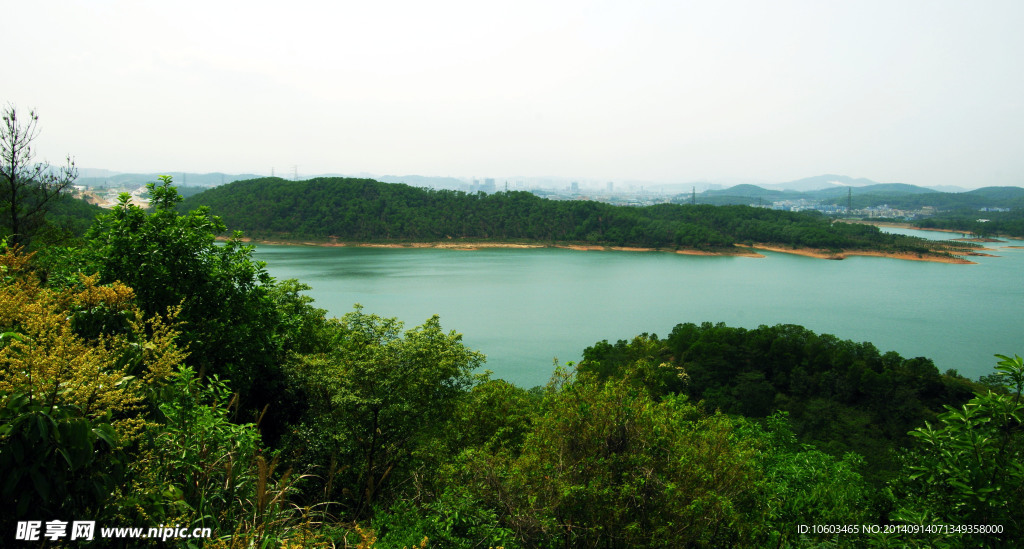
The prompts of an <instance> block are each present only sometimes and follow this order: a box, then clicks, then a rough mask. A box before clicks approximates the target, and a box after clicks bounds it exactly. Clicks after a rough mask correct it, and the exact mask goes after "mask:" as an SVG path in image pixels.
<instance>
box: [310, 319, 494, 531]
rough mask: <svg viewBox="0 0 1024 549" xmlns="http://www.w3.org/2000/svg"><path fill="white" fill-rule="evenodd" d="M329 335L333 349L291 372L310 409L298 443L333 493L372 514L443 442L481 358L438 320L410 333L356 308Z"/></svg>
mask: <svg viewBox="0 0 1024 549" xmlns="http://www.w3.org/2000/svg"><path fill="white" fill-rule="evenodd" d="M332 329H333V330H335V334H336V335H335V338H334V340H333V346H332V348H331V349H330V350H329V351H327V352H324V353H317V354H309V355H302V356H300V357H298V358H297V360H295V361H294V363H293V364H292V374H293V375H295V376H297V377H298V378H299V379H300V380H301V383H302V386H303V388H304V390H305V391H306V394H307V395H308V398H309V399H310V401H311V402H310V403H311V407H310V410H309V415H308V416H307V418H306V421H305V422H304V423H303V425H302V427H301V428H300V429H297V435H298V437H299V440H298V441H295V442H296V444H295V445H296V446H299V447H302V448H304V449H305V451H306V452H307V453H308V454H309V456H308V457H307V459H310V460H311V461H312V462H313V463H314V464H317V465H321V466H323V467H324V468H325V469H326V470H327V471H328V474H327V475H326V477H327V485H328V486H326V487H325V488H326V490H327V492H328V494H329V495H342V496H344V494H345V492H346V491H348V490H351V492H354V493H350V495H349V497H347V498H345V497H343V498H342V499H343V500H344V501H345V502H346V503H348V504H349V505H351V506H352V509H353V510H354V511H355V512H356V513H357V514H358V515H365V514H367V513H368V512H369V511H370V510H371V509H372V507H373V506H374V504H376V503H377V502H378V501H379V500H381V499H382V495H383V494H385V493H386V488H387V485H388V484H389V483H391V482H395V483H398V481H396V480H395V479H396V477H397V478H399V479H401V480H404V479H405V476H404V475H405V474H406V473H407V472H408V471H409V470H410V469H411V468H412V462H413V461H414V459H413V458H414V453H415V452H416V451H417V450H418V449H419V448H423V447H425V446H426V445H427V444H428V443H429V442H430V441H431V440H434V439H438V438H440V437H441V436H442V434H443V432H444V426H445V425H446V424H447V421H448V420H449V419H450V418H451V416H452V414H453V412H454V410H455V407H456V405H457V403H458V400H459V399H460V398H461V397H462V396H463V395H464V393H465V391H466V389H468V388H469V386H470V384H471V382H472V376H471V375H470V372H472V371H473V370H474V369H475V368H477V367H479V366H480V365H481V364H482V363H483V361H484V356H483V355H482V354H480V353H478V352H475V351H472V350H470V349H468V348H466V347H465V346H464V345H463V344H462V341H461V340H462V336H461V335H460V334H457V333H455V332H448V333H445V332H444V331H443V330H442V329H441V323H440V320H439V319H438V317H437V316H434V317H432V318H430V319H429V320H427V321H426V323H424V324H423V325H422V326H419V327H417V328H415V329H412V330H408V331H405V332H403V324H402V322H400V321H398V320H396V319H393V318H382V317H379V316H377V315H372V314H366V313H364V312H363V311H362V308H361V307H359V306H358V305H357V306H356V309H355V311H353V312H350V313H348V314H346V315H345V316H344V317H342V318H341V319H340V320H336V321H334V323H333V327H332ZM332 464H333V465H332ZM346 466H349V467H348V468H346ZM336 472H339V474H340V473H341V472H343V473H344V474H343V475H341V476H340V478H341V482H339V483H338V484H335V481H334V478H335V473H336ZM336 486H337V489H335V487H336ZM343 487H344V488H345V490H342V488H343Z"/></svg>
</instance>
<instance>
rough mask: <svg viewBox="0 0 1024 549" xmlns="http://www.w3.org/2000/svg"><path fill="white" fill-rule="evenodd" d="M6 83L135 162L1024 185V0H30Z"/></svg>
mask: <svg viewBox="0 0 1024 549" xmlns="http://www.w3.org/2000/svg"><path fill="white" fill-rule="evenodd" d="M6 4H7V5H5V6H4V8H3V10H2V12H3V16H4V19H5V24H4V25H3V27H4V30H3V33H2V38H0V43H3V44H4V45H5V47H4V48H3V49H4V51H5V53H4V55H3V62H2V63H0V102H4V103H12V104H14V105H16V106H17V107H19V108H21V109H28V108H29V107H36V108H37V109H38V112H39V114H40V126H41V129H42V134H41V136H40V139H39V142H38V150H39V151H40V156H41V157H46V158H47V159H49V160H51V161H58V160H60V159H61V158H62V157H63V155H65V154H68V153H70V154H71V155H73V156H74V157H75V158H76V160H77V162H78V165H79V166H80V167H89V168H107V169H111V170H116V171H123V172H151V171H160V170H165V171H169V172H170V171H174V172H181V171H191V172H213V171H222V172H227V173H263V174H269V172H270V169H271V167H276V169H277V172H278V174H290V173H291V170H292V166H293V165H295V166H298V171H299V174H300V177H301V176H302V175H303V174H307V175H308V174H315V173H327V172H334V173H356V172H371V173H378V174H396V175H404V174H420V175H440V176H444V175H452V176H461V177H470V176H476V177H499V178H501V177H514V176H517V175H518V176H559V177H578V178H581V179H587V178H590V179H600V180H609V181H625V180H649V181H658V182H666V183H672V182H679V183H685V182H690V181H701V180H704V181H724V182H743V181H749V182H781V181H789V180H794V179H799V178H802V177H808V176H813V175H820V174H824V173H836V174H843V175H850V176H853V177H866V178H869V179H874V180H876V181H882V182H904V183H912V184H917V185H960V186H963V187H980V186H988V185H1022V184H1024V2H1020V1H1019V0H1010V1H985V0H979V1H966V0H964V1H960V0H957V1H940V0H927V1H904V0H884V1H874V0H867V1H865V0H858V1H855V2H851V1H842V2H833V1H821V0H817V1H802V2H792V1H780V0H764V1H758V2H754V1H740V2H726V1H707V2H686V1H682V0H672V1H664V2H642V1H636V0H634V1H630V2H626V1H622V2H596V1H588V2H575V1H557V0H545V1H532V0H525V1H524V0H517V1H515V2H508V1H505V2H497V1H487V0H483V1H481V0H471V1H465V2H460V1H449V0H433V1H430V2H423V1H380V0H360V1H359V2H347V1H346V2H326V1H325V2H303V1H290V2H283V1H280V0H277V1H274V2H264V1H245V2H241V1H232V2H226V1H216V0H204V1H192V0H185V1H181V0H179V1H174V2H168V1H161V2H148V1H140V0H131V1H114V0H111V1H101V0H87V1H78V2H73V1H62V2H51V1H47V0H35V1H32V2H29V1H19V2H7V3H6Z"/></svg>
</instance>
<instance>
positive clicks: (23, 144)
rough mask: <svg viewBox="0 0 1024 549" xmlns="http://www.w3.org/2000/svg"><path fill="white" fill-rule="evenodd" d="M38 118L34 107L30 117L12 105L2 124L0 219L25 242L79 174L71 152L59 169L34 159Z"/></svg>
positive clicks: (12, 235)
mask: <svg viewBox="0 0 1024 549" xmlns="http://www.w3.org/2000/svg"><path fill="white" fill-rule="evenodd" d="M38 122H39V115H37V114H36V112H35V111H34V110H31V111H29V113H28V117H27V118H26V117H24V116H19V115H18V110H17V109H16V108H15V107H14V106H13V105H8V106H7V107H6V108H4V111H3V124H2V125H0V220H2V221H0V223H2V226H3V229H4V230H5V231H7V234H8V235H9V236H10V238H11V243H12V244H17V245H21V246H27V245H28V244H29V242H30V241H31V239H32V236H33V235H35V234H36V233H37V232H38V231H39V230H40V229H41V228H42V227H43V225H44V223H45V216H46V213H47V212H48V211H49V210H50V208H51V207H52V206H53V205H54V204H55V203H56V202H57V199H59V198H60V197H61V195H62V194H63V193H64V192H65V191H66V190H67V188H68V187H70V186H71V184H72V183H74V181H75V179H76V178H77V177H78V170H77V169H76V168H75V162H74V160H72V159H71V157H70V156H68V157H67V163H66V164H65V165H64V166H61V167H60V168H58V169H56V170H54V169H52V168H51V167H50V164H49V163H48V162H34V159H35V150H34V149H33V146H32V145H33V142H34V141H35V140H36V138H37V137H38V136H39V127H38V125H37V124H38Z"/></svg>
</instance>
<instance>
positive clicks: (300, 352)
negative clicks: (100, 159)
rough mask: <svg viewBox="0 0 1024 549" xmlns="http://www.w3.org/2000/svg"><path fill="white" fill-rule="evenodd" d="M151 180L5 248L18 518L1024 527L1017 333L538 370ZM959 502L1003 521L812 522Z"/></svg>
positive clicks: (0, 424)
mask: <svg viewBox="0 0 1024 549" xmlns="http://www.w3.org/2000/svg"><path fill="white" fill-rule="evenodd" d="M151 193H152V195H153V197H154V202H155V208H154V210H153V211H151V212H145V211H142V210H139V209H137V208H134V207H132V206H129V205H128V204H127V201H126V200H123V201H122V204H121V205H120V206H119V207H118V208H117V209H115V210H114V211H113V212H111V213H110V214H108V215H106V216H104V217H103V218H102V219H99V220H97V222H96V226H95V227H94V228H93V230H92V231H90V233H89V236H88V239H87V241H86V242H85V244H84V247H82V248H56V247H54V248H52V249H49V250H44V251H46V252H47V255H46V256H45V257H46V260H45V261H43V260H41V259H38V257H37V256H31V255H27V254H25V253H24V252H23V251H22V250H19V249H4V250H2V251H0V252H2V253H0V466H2V467H3V471H4V472H3V476H2V477H0V495H2V496H3V497H2V498H0V536H2V538H0V539H2V540H3V542H7V541H8V540H11V539H12V538H13V537H14V534H15V532H16V530H15V528H17V526H16V525H18V524H20V525H21V526H22V528H20V529H19V530H18V531H19V532H20V533H21V534H23V535H26V536H32V535H35V536H36V538H37V539H38V540H40V542H43V543H45V542H46V541H45V540H46V537H47V536H46V534H47V533H48V531H49V524H48V523H50V522H52V521H56V520H69V519H70V520H95V521H97V534H99V532H100V531H101V530H99V529H100V528H103V527H112V526H113V527H121V526H143V527H160V526H163V525H181V526H183V527H185V528H186V529H187V530H188V531H190V532H191V531H192V529H193V528H209V529H210V533H211V537H210V539H201V538H191V539H176V540H173V541H174V542H175V543H177V544H181V545H184V546H192V547H199V546H209V547H332V546H335V547H343V546H357V547H364V548H368V547H373V546H376V547H410V546H416V547H426V546H432V547H456V548H470V547H495V546H503V547H545V548H547V547H552V548H553V547H823V546H828V547H833V546H835V547H854V546H856V547H860V546H877V547H892V546H905V545H919V546H942V545H943V544H944V545H946V546H952V547H964V546H968V547H969V546H991V547H1009V546H1012V544H1013V542H1014V541H1015V540H1016V539H1018V533H1019V532H1020V527H1021V519H1022V516H1021V511H1020V507H1019V505H1017V503H1018V502H1019V501H1020V498H1021V497H1022V495H1024V493H1022V490H1024V480H1022V479H1024V475H1022V473H1021V472H1022V471H1024V460H1022V455H1021V452H1022V451H1024V444H1022V438H1021V435H1022V432H1024V430H1022V426H1021V419H1022V413H1024V404H1022V403H1021V401H1020V391H1021V389H1022V386H1024V361H1022V360H1021V359H1020V358H1019V357H1014V358H1012V359H1011V358H1009V357H1000V358H1001V362H1000V363H999V365H998V366H997V373H996V375H994V376H988V377H987V378H985V380H984V381H985V384H984V385H980V384H973V383H971V382H969V381H967V380H965V379H963V378H960V377H958V376H955V375H953V374H952V373H947V375H945V376H943V375H939V374H938V372H937V371H935V367H934V366H933V365H932V364H931V363H930V361H928V360H927V359H921V358H914V359H904V358H902V357H900V356H899V355H896V354H895V353H880V352H879V351H878V350H877V349H875V348H874V347H873V346H871V345H870V344H867V343H853V342H849V341H842V340H839V339H838V338H835V337H832V336H826V335H817V334H814V333H813V332H810V331H808V330H805V329H803V328H800V327H798V326H775V327H761V328H758V329H756V330H742V329H736V328H729V327H726V326H723V325H712V324H705V325H701V326H696V325H692V324H681V325H679V326H677V327H676V329H674V330H673V331H672V333H671V334H670V335H669V337H667V338H665V339H660V338H658V337H656V336H653V335H646V334H645V335H642V336H639V337H637V338H635V339H634V340H632V341H630V342H626V341H620V342H618V343H616V344H609V343H608V342H606V341H604V342H599V343H598V344H596V345H595V346H593V347H591V348H590V349H587V351H586V353H585V359H584V361H583V362H582V363H581V364H580V365H579V366H575V367H574V366H569V367H566V368H561V367H559V368H556V370H555V373H554V375H553V377H552V380H551V382H550V383H549V384H548V385H547V386H546V387H537V388H533V389H529V390H528V389H525V388H521V387H516V386H514V385H511V384H508V383H506V382H504V381H501V380H495V379H491V378H490V375H489V374H488V373H482V374H481V373H476V372H477V371H478V370H479V367H480V366H481V364H482V363H483V356H482V355H481V354H480V353H478V352H476V351H473V350H471V349H468V348H466V347H465V346H464V345H463V343H462V341H461V337H460V336H459V334H457V333H455V332H452V331H445V330H443V329H442V328H441V323H440V320H439V319H438V318H437V317H432V318H430V319H427V320H426V321H425V322H424V323H423V324H422V325H420V326H418V327H415V328H413V329H408V330H407V329H405V328H404V325H403V324H402V323H401V322H400V321H398V320H396V319H390V318H385V317H381V316H377V315H375V314H371V313H366V312H364V311H363V310H362V309H361V308H359V307H358V306H357V307H356V308H355V310H353V311H352V312H350V313H349V314H346V315H344V316H343V317H342V318H340V319H328V318H326V317H325V315H324V311H322V310H319V309H317V308H315V307H314V306H313V304H312V303H311V300H310V299H309V298H308V297H306V296H304V295H303V294H302V292H303V291H304V290H305V289H308V287H307V286H304V285H302V284H301V283H299V282H297V281H276V280H273V279H271V278H270V277H268V276H267V275H266V272H265V270H264V269H263V266H262V265H261V264H259V263H258V262H255V261H254V260H253V259H252V257H251V249H250V248H247V247H245V246H242V245H240V244H239V243H237V242H229V243H228V244H226V245H223V246H222V245H218V244H216V243H214V237H215V236H216V233H217V232H219V231H222V230H223V228H224V225H223V223H222V222H221V221H220V220H219V219H218V218H216V217H215V216H212V215H210V213H209V212H208V211H206V210H204V209H199V210H196V211H192V212H190V213H188V214H187V215H179V214H178V213H176V212H175V211H174V209H173V207H174V206H175V205H176V204H177V202H178V199H179V196H178V195H177V193H176V192H175V190H174V188H173V187H172V186H171V185H170V180H169V178H168V179H166V180H164V181H163V184H162V185H153V186H152V188H151ZM506 198H507V197H506ZM467 200H483V198H482V197H478V198H474V199H469V198H467ZM587 207H592V206H587ZM665 212H667V213H664V212H660V211H659V210H657V209H655V210H654V213H653V214H651V215H652V216H655V217H656V216H657V215H665V216H668V217H671V216H673V215H676V214H675V213H674V212H673V211H672V210H665ZM79 271H81V272H79ZM43 275H45V279H44V278H43ZM235 322H237V323H238V326H241V327H243V328H244V329H239V327H238V326H235V325H233V323H235ZM972 391H973V397H972ZM907 432H911V435H910V436H909V437H908V436H905V435H906V433H907ZM891 448H902V449H903V450H902V451H904V452H905V453H906V455H907V456H908V457H907V459H906V460H904V461H901V462H898V463H897V462H893V461H891V460H890V461H886V456H889V455H891V454H890V453H889V449H891ZM879 464H882V465H879ZM879 471H883V472H886V474H884V475H883V474H879ZM889 477H891V478H889ZM26 521H43V522H41V523H40V524H38V525H37V527H36V530H34V531H31V528H27V527H26V525H27V524H29V523H27V522H26ZM44 523H46V524H44ZM936 523H941V524H952V525H966V524H988V525H999V526H1000V527H1001V528H1002V529H1003V530H1002V531H1001V532H1000V533H991V534H984V535H981V534H973V535H969V534H963V535H961V534H946V535H941V536H939V535H932V534H922V533H917V534H914V533H906V532H903V533H895V534H884V533H882V534H877V535H876V534H869V533H866V532H863V531H861V532H857V533H853V532H847V533H844V534H839V533H820V532H803V531H801V530H800V527H801V526H806V525H843V524H846V525H870V524H877V525H904V526H915V525H919V524H936ZM64 541H66V540H64ZM117 543H118V542H116V541H114V540H112V539H101V538H99V537H97V540H96V542H95V543H93V544H92V545H93V546H108V545H116V544H117ZM120 543H121V544H123V545H124V546H129V545H130V546H137V545H139V544H140V543H142V544H145V543H148V544H150V545H154V546H155V545H161V544H160V542H159V541H157V540H152V539H150V540H142V539H130V540H129V539H124V540H120Z"/></svg>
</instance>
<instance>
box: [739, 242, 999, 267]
mask: <svg viewBox="0 0 1024 549" xmlns="http://www.w3.org/2000/svg"><path fill="white" fill-rule="evenodd" d="M753 247H754V248H756V249H758V250H765V251H768V252H779V253H784V254H793V255H802V256H806V257H814V258H818V259H846V258H847V257H852V256H855V255H856V256H865V257H888V258H890V259H905V260H907V261H929V262H932V263H954V264H957V265H976V263H975V262H973V261H968V260H966V259H963V258H960V257H951V256H945V255H939V254H928V255H918V254H915V253H894V252H878V251H874V250H844V251H842V252H839V253H834V252H830V251H828V250H813V249H809V248H799V249H796V248H784V247H781V246H773V245H771V244H755V245H754V246H753ZM970 255H986V254H978V253H973V254H970Z"/></svg>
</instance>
